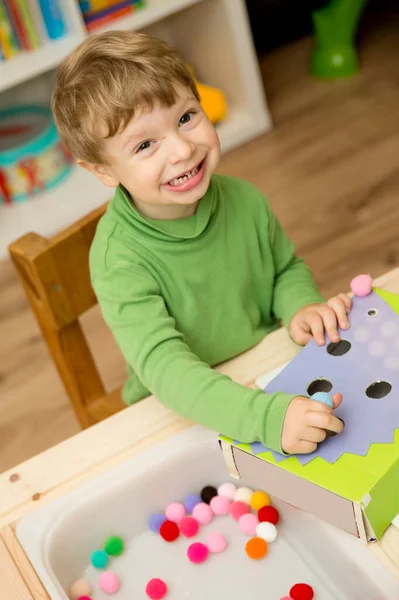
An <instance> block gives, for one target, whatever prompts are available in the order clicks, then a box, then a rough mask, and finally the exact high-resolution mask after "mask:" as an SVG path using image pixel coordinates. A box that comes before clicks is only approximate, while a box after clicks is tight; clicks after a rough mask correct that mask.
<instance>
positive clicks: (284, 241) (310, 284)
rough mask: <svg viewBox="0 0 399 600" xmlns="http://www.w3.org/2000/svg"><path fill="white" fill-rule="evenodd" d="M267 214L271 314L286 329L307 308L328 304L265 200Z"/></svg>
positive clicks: (265, 199)
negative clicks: (279, 320) (270, 252)
mask: <svg viewBox="0 0 399 600" xmlns="http://www.w3.org/2000/svg"><path fill="white" fill-rule="evenodd" d="M264 201H265V205H266V210H267V213H268V223H269V239H270V246H271V251H272V254H273V263H274V290H273V300H272V310H273V313H274V315H275V316H276V317H277V318H278V319H281V320H282V321H283V323H284V325H285V326H286V327H288V326H289V324H290V321H291V319H292V317H293V316H294V315H295V314H296V313H297V312H298V310H300V309H301V308H303V307H304V306H307V305H308V304H314V303H318V302H325V300H324V298H323V297H322V295H321V294H320V292H319V290H318V288H317V286H316V283H315V281H314V278H313V275H312V272H311V270H310V269H309V267H308V266H307V265H306V264H305V263H304V261H303V260H302V259H301V258H299V257H297V256H296V254H295V247H294V243H293V242H292V240H290V239H289V238H288V237H287V236H286V234H285V233H284V230H283V228H282V226H281V224H280V222H279V220H278V219H277V217H276V215H275V214H274V212H273V211H272V209H271V207H270V204H269V201H268V200H267V198H264Z"/></svg>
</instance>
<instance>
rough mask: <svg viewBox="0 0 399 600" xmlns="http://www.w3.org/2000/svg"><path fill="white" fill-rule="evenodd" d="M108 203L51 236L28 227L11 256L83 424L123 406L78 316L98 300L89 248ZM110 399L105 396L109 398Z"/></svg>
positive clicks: (12, 248)
mask: <svg viewBox="0 0 399 600" xmlns="http://www.w3.org/2000/svg"><path fill="white" fill-rule="evenodd" d="M105 210H106V205H103V206H101V207H100V208H98V209H96V210H94V211H93V212H91V213H90V214H88V215H86V216H85V217H83V218H82V219H80V220H79V221H77V222H76V223H74V224H73V225H71V226H70V227H68V228H67V229H65V230H63V231H62V232H60V233H59V234H57V235H55V236H54V237H52V238H50V239H47V238H45V237H42V236H40V235H38V234H36V233H27V234H26V235H24V236H23V237H21V238H19V239H18V240H16V241H15V242H13V243H12V244H11V245H10V246H9V253H10V256H11V259H12V261H13V263H14V265H15V267H16V269H17V272H18V274H19V276H20V279H21V281H22V284H23V287H24V289H25V293H26V295H27V297H28V300H29V302H30V305H31V307H32V309H33V312H34V313H35V315H36V318H37V320H38V322H39V325H40V328H41V330H42V333H43V336H44V338H45V341H46V342H47V345H48V347H49V350H50V353H51V356H52V358H53V360H54V362H55V365H56V367H57V369H58V372H59V374H60V376H61V379H62V381H63V383H64V386H65V388H66V391H67V393H68V396H69V398H70V400H71V403H72V405H73V408H74V410H75V412H76V415H77V417H78V419H79V421H80V423H81V425H82V426H83V427H88V426H89V425H92V424H93V423H95V422H96V421H98V420H101V418H104V417H105V416H109V415H110V414H112V413H114V412H117V411H118V410H121V409H122V408H123V406H124V405H123V403H122V401H121V399H120V395H119V394H111V395H110V397H111V404H112V406H110V407H109V408H106V407H104V398H105V397H106V392H105V389H104V385H103V383H102V380H101V377H100V374H99V373H98V370H97V367H96V365H95V362H94V360H93V356H92V354H91V352H90V349H89V346H88V343H87V340H86V338H85V335H84V332H83V329H82V327H81V325H80V322H79V317H80V316H81V315H82V314H83V313H85V312H86V311H87V310H89V309H90V308H91V307H92V306H94V305H95V304H97V299H96V296H95V294H94V291H93V289H92V286H91V283H90V273H89V260H88V259H89V250H90V245H91V243H92V241H93V237H94V234H95V231H96V228H97V224H98V221H99V219H100V218H101V216H102V215H103V214H104V212H105ZM105 402H106V401H105Z"/></svg>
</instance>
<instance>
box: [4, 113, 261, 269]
mask: <svg viewBox="0 0 399 600" xmlns="http://www.w3.org/2000/svg"><path fill="white" fill-rule="evenodd" d="M267 128H268V123H267V121H264V122H260V121H259V119H258V118H254V117H253V116H252V115H251V114H250V113H245V112H243V111H240V110H233V111H232V112H231V114H230V116H229V118H228V119H227V120H226V121H225V122H224V123H222V124H221V125H220V127H218V134H219V137H220V141H221V145H222V150H223V151H227V150H231V149H232V148H234V147H235V146H239V145H240V144H243V143H245V142H246V141H247V140H248V139H250V138H253V137H254V136H255V135H259V134H261V133H263V132H264V131H266V130H267ZM112 194H113V190H112V189H110V188H107V187H106V186H104V185H103V184H102V183H100V181H99V180H98V179H97V178H96V177H95V176H94V175H92V174H90V173H88V172H87V171H85V170H84V169H82V168H80V167H75V168H74V170H73V172H72V173H71V174H70V175H69V177H68V179H66V180H65V181H64V182H62V183H60V184H59V186H58V187H57V188H55V189H54V190H49V191H45V192H41V193H40V194H38V195H37V196H36V197H35V198H33V199H32V200H29V201H26V202H18V203H15V204H13V205H9V206H5V205H2V206H0V259H3V258H5V257H7V256H8V250H7V247H8V245H9V244H10V243H11V242H12V241H14V240H15V239H16V238H18V237H20V236H21V235H23V234H24V233H27V232H28V231H34V232H35V233H39V234H40V235H43V236H45V237H47V236H51V235H53V234H54V233H56V232H57V231H59V230H60V229H63V228H64V227H67V226H68V225H70V224H71V223H73V222H74V221H76V220H77V219H79V218H80V217H82V216H84V215H85V214H87V213H88V212H89V211H91V210H93V209H94V208H96V207H97V206H100V205H101V204H103V203H104V202H106V201H107V200H108V199H109V198H111V196H112Z"/></svg>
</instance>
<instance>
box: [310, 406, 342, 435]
mask: <svg viewBox="0 0 399 600" xmlns="http://www.w3.org/2000/svg"><path fill="white" fill-rule="evenodd" d="M306 423H307V425H310V426H311V427H318V428H319V429H328V430H329V431H334V432H335V433H341V431H343V429H344V424H343V422H342V421H341V420H340V419H338V418H337V417H336V416H334V414H333V413H332V412H331V413H329V414H327V413H323V412H320V411H313V412H309V413H308V414H307V418H306Z"/></svg>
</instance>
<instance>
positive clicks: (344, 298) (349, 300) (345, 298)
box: [338, 294, 352, 313]
mask: <svg viewBox="0 0 399 600" xmlns="http://www.w3.org/2000/svg"><path fill="white" fill-rule="evenodd" d="M338 298H341V300H342V302H343V303H344V304H345V308H346V312H348V313H349V312H350V311H351V308H352V298H351V297H350V296H348V294H338Z"/></svg>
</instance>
